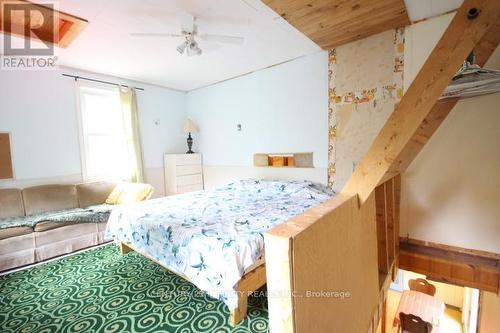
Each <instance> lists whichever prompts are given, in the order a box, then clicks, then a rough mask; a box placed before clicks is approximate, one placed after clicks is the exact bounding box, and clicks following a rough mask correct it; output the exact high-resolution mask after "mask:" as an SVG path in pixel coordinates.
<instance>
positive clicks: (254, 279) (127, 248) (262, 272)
mask: <svg viewBox="0 0 500 333" xmlns="http://www.w3.org/2000/svg"><path fill="white" fill-rule="evenodd" d="M120 252H121V254H127V253H129V252H137V253H138V254H140V255H142V256H143V257H146V258H147V259H149V260H151V261H154V262H155V263H157V264H158V265H160V266H162V267H163V268H165V269H167V270H168V271H170V270H169V269H168V267H165V266H164V265H162V264H161V263H160V262H158V261H157V260H155V259H153V258H152V257H151V256H150V255H148V254H147V253H144V252H142V251H138V250H136V249H135V248H134V246H133V245H131V244H130V243H123V242H120ZM170 272H171V271H170ZM172 273H173V272H172ZM174 274H175V273H174ZM265 284H266V265H265V263H263V264H261V265H259V266H257V267H255V268H254V269H253V270H251V271H250V272H247V273H246V274H245V275H244V276H243V277H242V278H241V280H240V281H238V283H237V284H236V292H237V294H238V307H237V308H236V309H234V310H233V311H231V314H230V317H229V324H230V325H231V326H233V327H234V326H236V325H238V324H239V323H240V322H242V321H243V320H244V319H245V317H246V316H247V305H248V296H249V295H250V293H252V292H254V291H256V290H258V289H259V288H260V287H262V286H263V285H265Z"/></svg>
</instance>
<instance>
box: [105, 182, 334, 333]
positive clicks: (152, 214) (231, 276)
mask: <svg viewBox="0 0 500 333" xmlns="http://www.w3.org/2000/svg"><path fill="white" fill-rule="evenodd" d="M333 195H334V193H333V192H331V191H329V190H328V189H327V188H326V187H325V186H323V185H318V184H315V183H312V182H307V181H302V182H300V181H287V182H283V181H270V180H253V179H249V180H241V181H237V182H233V183H230V184H227V185H224V186H221V187H218V188H215V189H212V190H205V191H199V192H192V193H187V194H182V195H177V196H172V197H166V198H160V199H155V200H150V201H148V202H144V203H140V204H132V205H127V206H123V207H119V208H116V209H114V210H113V212H112V213H111V216H110V218H109V221H108V225H107V229H106V237H108V238H113V239H114V240H115V242H116V243H117V244H120V246H121V249H122V253H127V252H129V251H132V250H133V251H136V252H138V253H140V254H142V255H144V256H146V257H148V258H150V259H151V260H153V261H155V262H157V263H158V264H160V265H162V266H163V267H165V268H167V269H168V270H170V271H172V272H174V273H176V274H178V275H180V276H182V277H184V278H185V279H187V280H188V281H190V282H191V283H193V284H194V285H196V286H197V287H198V288H199V289H200V290H202V291H204V292H206V293H207V294H208V295H210V296H212V297H215V298H217V299H219V300H220V301H223V302H224V303H225V304H226V305H227V306H228V308H229V310H230V312H231V316H230V324H232V325H233V326H235V325H237V324H238V322H240V321H241V320H243V319H244V317H245V316H246V302H247V295H248V293H249V292H252V291H254V290H257V289H258V288H260V287H261V286H263V285H264V284H265V283H266V275H265V264H264V260H263V259H264V233H265V232H266V231H267V230H268V229H270V228H272V227H274V226H276V225H278V224H281V223H283V222H285V221H287V220H289V219H290V218H292V217H294V216H297V215H299V214H301V213H302V212H304V211H305V210H306V209H308V208H310V207H313V206H315V205H318V204H319V203H321V202H324V201H326V200H328V199H329V198H331V197H332V196H333Z"/></svg>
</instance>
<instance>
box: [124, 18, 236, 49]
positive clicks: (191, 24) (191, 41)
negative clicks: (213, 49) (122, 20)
mask: <svg viewBox="0 0 500 333" xmlns="http://www.w3.org/2000/svg"><path fill="white" fill-rule="evenodd" d="M130 36H132V37H162V38H164V37H173V38H181V37H182V38H184V41H183V42H182V44H180V45H179V46H177V51H178V52H179V53H180V54H186V55H187V56H189V57H190V56H199V55H201V54H202V52H203V51H202V50H201V48H200V46H199V45H198V42H197V40H196V38H200V39H202V40H204V41H208V42H216V43H226V44H243V42H244V41H245V39H244V38H243V37H237V36H226V35H213V34H199V33H198V26H197V25H196V17H194V16H192V15H187V16H186V17H185V18H184V19H183V22H182V26H181V33H178V34H175V33H147V32H146V33H142V32H135V33H131V34H130Z"/></svg>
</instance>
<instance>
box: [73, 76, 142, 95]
mask: <svg viewBox="0 0 500 333" xmlns="http://www.w3.org/2000/svg"><path fill="white" fill-rule="evenodd" d="M63 76H67V77H72V78H74V79H75V81H77V80H85V81H92V82H97V83H104V84H111V85H113V86H119V87H125V88H128V87H129V86H126V85H124V84H118V83H114V82H109V81H101V80H96V79H91V78H88V77H83V76H78V75H70V74H63ZM133 88H134V89H135V90H141V91H144V89H143V88H137V87H133Z"/></svg>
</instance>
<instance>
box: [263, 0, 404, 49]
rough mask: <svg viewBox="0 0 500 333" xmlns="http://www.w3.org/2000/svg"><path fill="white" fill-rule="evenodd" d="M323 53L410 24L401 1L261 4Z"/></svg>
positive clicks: (292, 0) (321, 0)
mask: <svg viewBox="0 0 500 333" xmlns="http://www.w3.org/2000/svg"><path fill="white" fill-rule="evenodd" d="M263 2H264V3H265V4H267V5H268V6H269V7H270V8H271V9H273V10H274V11H275V12H277V13H278V14H279V15H281V16H282V17H283V18H284V19H285V20H287V21H288V22H289V23H290V24H291V25H293V26H294V27H295V28H297V29H298V30H299V31H301V32H302V33H304V34H305V35H306V36H307V37H309V38H310V39H312V40H313V41H314V42H315V43H316V44H318V45H319V46H320V47H321V48H323V49H331V48H334V47H337V46H339V45H342V44H345V43H348V42H352V41H354V40H357V39H361V38H365V37H368V36H371V35H374V34H377V33H379V32H383V31H386V30H390V29H394V28H398V27H402V26H405V25H408V24H410V20H409V18H408V13H407V11H406V6H405V4H404V0H263Z"/></svg>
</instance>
